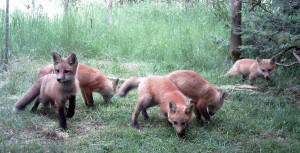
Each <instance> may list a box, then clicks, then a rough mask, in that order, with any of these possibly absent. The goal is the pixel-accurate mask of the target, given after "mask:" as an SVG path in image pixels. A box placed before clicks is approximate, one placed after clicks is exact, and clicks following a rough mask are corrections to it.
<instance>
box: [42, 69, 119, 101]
mask: <svg viewBox="0 0 300 153" xmlns="http://www.w3.org/2000/svg"><path fill="white" fill-rule="evenodd" d="M53 71H54V67H53V64H50V65H47V66H45V67H43V68H42V69H41V71H40V72H39V76H38V78H41V77H42V76H44V75H47V74H51V73H53ZM77 79H78V81H79V86H80V89H81V93H82V97H83V99H84V102H85V104H86V106H93V105H94V100H93V95H92V94H93V92H98V93H100V94H101V95H102V97H103V99H104V101H105V103H108V102H109V101H110V99H111V98H112V97H113V96H114V94H115V92H116V88H117V85H118V83H119V79H116V80H114V81H113V82H112V81H110V80H109V79H107V78H106V77H105V76H104V74H102V73H101V72H100V71H99V70H97V69H93V68H91V67H88V66H86V65H83V64H79V65H78V74H77Z"/></svg>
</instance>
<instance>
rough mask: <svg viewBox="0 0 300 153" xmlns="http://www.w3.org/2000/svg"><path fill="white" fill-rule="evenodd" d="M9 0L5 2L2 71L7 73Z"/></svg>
mask: <svg viewBox="0 0 300 153" xmlns="http://www.w3.org/2000/svg"><path fill="white" fill-rule="evenodd" d="M9 34H10V32H9V0H6V16H5V50H4V52H3V69H4V70H5V71H7V66H8V54H9Z"/></svg>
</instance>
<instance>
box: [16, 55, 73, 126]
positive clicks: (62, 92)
mask: <svg viewBox="0 0 300 153" xmlns="http://www.w3.org/2000/svg"><path fill="white" fill-rule="evenodd" d="M52 56H53V61H54V69H55V74H48V75H45V76H43V77H41V78H39V79H38V80H37V81H36V82H35V83H34V84H33V86H32V87H31V88H30V89H29V90H28V91H27V92H26V93H25V94H24V95H23V96H22V97H21V99H20V100H19V101H17V102H16V104H15V105H14V106H13V110H14V111H15V112H18V111H19V110H21V109H24V108H25V107H26V105H28V104H29V103H30V102H32V101H33V100H34V99H35V98H37V99H36V101H35V104H34V106H33V107H32V111H35V110H36V109H37V107H38V105H39V104H40V102H43V103H49V102H51V103H54V102H55V104H56V106H57V108H58V113H59V123H60V126H61V127H62V128H63V129H66V128H67V123H66V117H70V118H71V117H73V115H74V114H75V105H76V104H75V103H76V92H77V90H78V80H77V79H76V74H77V66H78V61H77V57H76V55H75V54H74V53H72V54H71V55H70V56H69V57H68V58H67V59H65V58H62V57H61V56H60V55H59V54H57V53H55V52H54V53H52ZM68 100H69V107H68V109H67V112H66V114H65V109H66V107H65V105H66V102H67V101H68Z"/></svg>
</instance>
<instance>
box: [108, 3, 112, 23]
mask: <svg viewBox="0 0 300 153" xmlns="http://www.w3.org/2000/svg"><path fill="white" fill-rule="evenodd" d="M107 5H108V19H109V24H112V23H113V21H112V0H108V1H107Z"/></svg>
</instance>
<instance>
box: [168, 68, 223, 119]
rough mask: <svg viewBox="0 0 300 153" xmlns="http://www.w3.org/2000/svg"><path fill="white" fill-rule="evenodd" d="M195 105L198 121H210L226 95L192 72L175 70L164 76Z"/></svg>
mask: <svg viewBox="0 0 300 153" xmlns="http://www.w3.org/2000/svg"><path fill="white" fill-rule="evenodd" d="M166 77H167V78H168V79H170V80H171V81H172V82H173V83H174V84H175V85H176V86H177V87H178V89H179V90H180V91H181V92H182V93H183V94H184V95H186V96H187V97H189V98H191V99H192V100H191V102H192V103H194V104H195V106H196V107H195V108H194V113H195V115H196V117H197V118H198V119H201V117H203V118H204V119H205V120H207V121H210V116H212V115H214V114H215V113H216V112H217V111H218V110H219V109H220V108H221V106H222V105H223V103H224V100H225V98H226V97H227V96H228V94H227V93H220V92H219V91H218V90H217V89H216V88H215V87H213V86H212V85H211V84H210V83H209V82H208V81H207V80H205V79H204V78H203V77H201V76H200V75H199V74H197V73H196V72H195V71H192V70H177V71H174V72H172V73H170V74H168V75H167V76H166Z"/></svg>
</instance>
